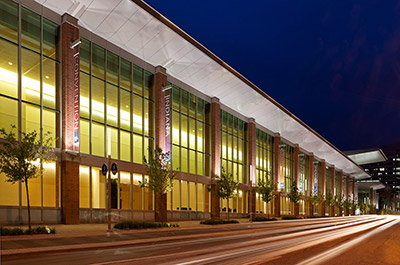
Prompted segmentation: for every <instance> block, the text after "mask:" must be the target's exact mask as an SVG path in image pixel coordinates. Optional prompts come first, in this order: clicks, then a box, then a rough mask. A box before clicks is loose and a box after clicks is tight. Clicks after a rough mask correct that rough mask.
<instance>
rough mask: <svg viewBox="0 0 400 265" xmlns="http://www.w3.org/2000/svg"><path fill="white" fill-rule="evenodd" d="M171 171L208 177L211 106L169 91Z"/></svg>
mask: <svg viewBox="0 0 400 265" xmlns="http://www.w3.org/2000/svg"><path fill="white" fill-rule="evenodd" d="M172 110H173V111H172V132H171V151H172V168H173V169H174V170H177V171H181V172H186V173H191V174H197V175H203V176H210V103H208V102H207V101H205V100H203V99H201V98H199V97H196V96H195V95H193V94H191V93H189V92H187V91H185V90H183V89H181V88H179V87H177V86H175V85H174V86H173V88H172Z"/></svg>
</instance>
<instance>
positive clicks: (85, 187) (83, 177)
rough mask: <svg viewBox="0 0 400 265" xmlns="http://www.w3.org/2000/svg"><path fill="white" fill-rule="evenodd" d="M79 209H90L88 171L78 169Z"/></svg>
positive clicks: (81, 168) (81, 167) (82, 168)
mask: <svg viewBox="0 0 400 265" xmlns="http://www.w3.org/2000/svg"><path fill="white" fill-rule="evenodd" d="M79 207H80V208H90V169H89V167H86V166H80V167H79Z"/></svg>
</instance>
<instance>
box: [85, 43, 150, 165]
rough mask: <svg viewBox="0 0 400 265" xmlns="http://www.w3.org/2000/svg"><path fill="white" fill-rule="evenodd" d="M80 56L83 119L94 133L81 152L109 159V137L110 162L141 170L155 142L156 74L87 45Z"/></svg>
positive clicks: (90, 133)
mask: <svg viewBox="0 0 400 265" xmlns="http://www.w3.org/2000/svg"><path fill="white" fill-rule="evenodd" d="M80 53H81V56H80V63H81V69H80V70H81V73H80V76H81V96H80V100H81V106H80V111H81V117H80V118H81V124H85V123H86V124H89V126H88V127H89V128H91V130H83V131H81V150H80V151H81V152H82V153H90V154H93V155H98V156H107V154H108V151H107V141H108V133H109V132H110V133H111V142H112V144H111V156H112V157H113V158H114V159H119V160H124V161H128V162H134V163H139V164H142V163H143V156H144V155H146V150H147V147H148V146H150V147H153V139H154V133H153V113H154V111H153V107H154V106H153V92H152V91H153V89H154V88H153V81H152V80H153V74H152V73H150V72H147V71H145V70H144V69H142V68H140V67H138V66H136V65H134V64H132V63H131V62H129V61H127V60H125V59H123V58H121V57H119V56H118V55H116V54H114V53H112V52H110V51H107V50H105V49H104V48H102V47H100V46H99V45H97V44H95V43H92V42H90V41H89V40H86V39H82V44H81V45H80ZM81 127H82V126H81ZM87 133H89V135H88V137H86V135H87ZM82 134H83V135H82ZM82 136H83V137H82ZM88 147H89V148H88Z"/></svg>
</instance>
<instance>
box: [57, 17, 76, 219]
mask: <svg viewBox="0 0 400 265" xmlns="http://www.w3.org/2000/svg"><path fill="white" fill-rule="evenodd" d="M61 36H62V39H61V43H62V45H61V47H62V50H61V52H62V62H61V65H62V67H61V69H62V73H61V75H62V102H61V107H62V119H61V120H62V146H61V148H62V153H61V222H62V223H63V224H79V163H80V159H79V152H74V151H73V145H74V102H75V100H74V72H75V70H77V71H78V70H79V69H74V65H75V64H74V54H75V53H77V52H79V45H77V46H76V47H75V48H71V43H73V42H75V41H77V40H78V39H79V28H78V20H77V19H76V18H74V17H72V16H71V15H69V14H64V15H63V16H62V24H61ZM77 74H79V72H78V73H77ZM78 78H79V77H78ZM77 115H78V114H77ZM77 118H78V117H77Z"/></svg>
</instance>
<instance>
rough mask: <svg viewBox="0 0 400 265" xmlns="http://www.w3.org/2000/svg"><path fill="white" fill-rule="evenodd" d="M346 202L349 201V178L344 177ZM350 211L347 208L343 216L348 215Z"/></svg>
mask: <svg viewBox="0 0 400 265" xmlns="http://www.w3.org/2000/svg"><path fill="white" fill-rule="evenodd" d="M345 196H346V201H349V200H350V176H346V194H345ZM349 214H350V211H349V208H346V209H345V215H349Z"/></svg>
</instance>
